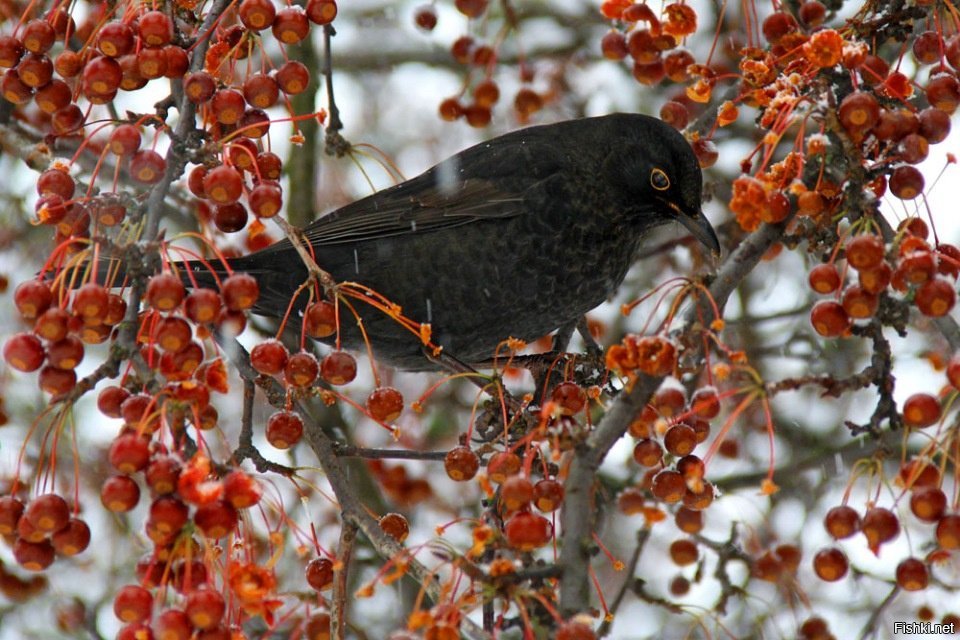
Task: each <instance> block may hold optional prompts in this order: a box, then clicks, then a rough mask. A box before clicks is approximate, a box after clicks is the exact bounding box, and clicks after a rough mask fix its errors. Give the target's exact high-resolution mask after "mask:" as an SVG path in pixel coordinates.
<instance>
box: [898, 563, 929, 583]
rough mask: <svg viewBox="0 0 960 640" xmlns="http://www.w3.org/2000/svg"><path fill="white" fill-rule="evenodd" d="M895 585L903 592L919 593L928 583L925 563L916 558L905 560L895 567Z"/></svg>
mask: <svg viewBox="0 0 960 640" xmlns="http://www.w3.org/2000/svg"><path fill="white" fill-rule="evenodd" d="M896 576H897V585H898V586H899V587H900V588H901V589H903V590H904V591H921V590H923V589H926V588H927V584H928V583H929V582H930V572H929V571H928V570H927V565H926V563H924V562H923V560H919V559H917V558H905V559H903V560H901V561H900V564H898V565H897V572H896Z"/></svg>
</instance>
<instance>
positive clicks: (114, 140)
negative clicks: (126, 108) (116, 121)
mask: <svg viewBox="0 0 960 640" xmlns="http://www.w3.org/2000/svg"><path fill="white" fill-rule="evenodd" d="M108 146H109V148H110V151H111V152H112V153H113V154H114V155H118V156H121V157H123V156H131V155H133V154H134V153H136V152H137V151H138V150H139V149H140V130H139V129H138V128H137V127H135V126H134V125H132V124H121V125H119V126H118V127H117V128H116V129H114V130H113V132H112V133H111V134H110V142H109V143H108Z"/></svg>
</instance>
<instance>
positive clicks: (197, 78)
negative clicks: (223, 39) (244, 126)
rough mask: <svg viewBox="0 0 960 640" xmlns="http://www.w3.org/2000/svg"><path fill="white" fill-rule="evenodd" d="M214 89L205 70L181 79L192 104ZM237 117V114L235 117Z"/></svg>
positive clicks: (204, 99)
mask: <svg viewBox="0 0 960 640" xmlns="http://www.w3.org/2000/svg"><path fill="white" fill-rule="evenodd" d="M268 1H269V0H268ZM216 90H217V82H216V80H214V79H213V76H211V75H210V74H209V73H207V72H206V71H192V72H190V73H188V74H187V75H186V77H185V78H184V79H183V91H184V93H185V94H186V95H187V98H188V99H189V100H190V102H192V103H194V104H202V103H204V102H206V101H207V100H209V99H210V98H212V97H213V94H214V92H215V91H216ZM241 108H242V107H241ZM239 118H240V116H239V114H238V115H237V119H239Z"/></svg>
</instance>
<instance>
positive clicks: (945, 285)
mask: <svg viewBox="0 0 960 640" xmlns="http://www.w3.org/2000/svg"><path fill="white" fill-rule="evenodd" d="M956 301H957V292H956V290H955V289H954V287H953V285H952V284H950V281H948V280H946V279H944V278H936V277H935V278H930V279H929V280H927V281H926V282H924V283H923V284H921V285H920V287H919V288H918V289H917V295H916V297H915V298H914V302H915V303H916V305H917V308H918V309H919V310H920V313H922V314H923V315H925V316H930V317H932V318H939V317H941V316H945V315H946V314H947V313H949V312H950V310H951V309H953V306H954V304H956Z"/></svg>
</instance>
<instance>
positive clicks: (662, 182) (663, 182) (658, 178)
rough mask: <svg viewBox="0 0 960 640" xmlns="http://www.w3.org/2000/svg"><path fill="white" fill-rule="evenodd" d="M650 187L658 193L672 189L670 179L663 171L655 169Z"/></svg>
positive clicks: (652, 172)
mask: <svg viewBox="0 0 960 640" xmlns="http://www.w3.org/2000/svg"><path fill="white" fill-rule="evenodd" d="M650 186H651V187H653V188H654V189H656V190H657V191H666V190H667V189H669V188H670V178H668V177H667V174H666V173H664V172H663V169H654V170H653V171H651V172H650Z"/></svg>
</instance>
